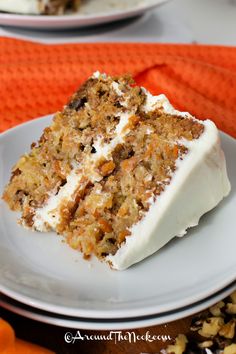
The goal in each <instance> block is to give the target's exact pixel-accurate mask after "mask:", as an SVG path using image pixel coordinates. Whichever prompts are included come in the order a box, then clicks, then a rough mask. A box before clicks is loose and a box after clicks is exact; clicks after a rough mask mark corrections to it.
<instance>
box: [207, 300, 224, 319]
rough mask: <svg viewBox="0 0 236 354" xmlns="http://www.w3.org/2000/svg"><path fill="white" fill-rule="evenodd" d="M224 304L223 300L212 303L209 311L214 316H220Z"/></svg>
mask: <svg viewBox="0 0 236 354" xmlns="http://www.w3.org/2000/svg"><path fill="white" fill-rule="evenodd" d="M224 306H225V303H224V302H223V301H220V302H218V303H217V304H215V305H213V306H211V307H210V309H209V310H210V313H211V314H212V315H213V316H215V317H218V316H222V311H221V309H222V308H223V307H224Z"/></svg>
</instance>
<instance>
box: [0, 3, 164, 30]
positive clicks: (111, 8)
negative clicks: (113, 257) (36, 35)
mask: <svg viewBox="0 0 236 354" xmlns="http://www.w3.org/2000/svg"><path fill="white" fill-rule="evenodd" d="M167 1H168V0H129V1H126V0H113V1H111V0H99V1H94V0H87V1H85V3H84V4H83V5H82V6H81V8H80V10H79V12H78V13H75V14H65V15H60V16H45V15H21V14H12V13H3V12H1V13H0V25H6V26H16V27H22V28H26V27H30V28H38V29H62V28H64V29H66V28H73V27H76V28H78V27H86V26H94V25H99V24H103V23H108V22H114V21H118V20H122V19H127V18H131V17H134V16H138V15H141V14H143V13H145V12H146V11H150V10H151V9H153V8H155V7H157V6H159V5H161V4H163V3H165V2H167Z"/></svg>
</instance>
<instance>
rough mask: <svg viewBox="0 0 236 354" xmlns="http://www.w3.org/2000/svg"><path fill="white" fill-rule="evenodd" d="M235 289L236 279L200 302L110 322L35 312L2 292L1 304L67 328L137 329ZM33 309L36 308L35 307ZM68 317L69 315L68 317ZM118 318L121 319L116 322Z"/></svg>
mask: <svg viewBox="0 0 236 354" xmlns="http://www.w3.org/2000/svg"><path fill="white" fill-rule="evenodd" d="M235 290H236V281H234V282H233V283H231V284H230V285H228V286H227V287H226V288H224V289H222V290H221V291H219V292H217V293H216V294H213V295H211V296H209V297H207V298H206V299H203V300H201V301H199V302H196V303H194V304H192V305H188V306H185V307H183V308H180V309H176V310H173V311H169V312H167V313H162V314H156V315H155V314H154V315H152V316H143V317H135V318H122V319H110V321H109V322H106V321H104V319H95V320H98V321H96V322H95V321H92V320H91V321H90V319H89V318H78V317H75V318H73V317H68V316H63V318H61V317H58V316H57V315H56V314H54V313H48V312H45V311H41V310H39V309H37V308H35V310H36V311H37V312H36V313H35V312H33V311H32V310H30V307H29V309H27V307H28V306H27V305H26V306H25V305H24V304H23V306H24V307H23V308H21V307H20V306H17V305H21V303H19V304H14V301H15V300H13V305H12V304H11V303H10V304H8V303H7V301H4V299H3V300H2V299H1V293H0V306H2V307H3V308H5V309H7V310H8V311H11V312H14V313H17V314H18V315H20V316H24V317H27V318H30V319H32V320H36V321H40V322H43V323H48V324H52V325H56V326H58V327H67V328H76V327H77V328H80V329H87V330H114V329H120V330H125V329H130V328H133V329H135V328H144V327H147V326H156V325H161V324H164V323H167V322H171V321H176V320H179V319H181V318H184V317H187V316H192V315H194V314H195V313H197V312H200V311H203V310H205V309H206V308H209V307H210V306H212V305H214V304H215V303H217V302H219V301H221V300H223V299H224V298H226V297H227V296H229V295H230V294H231V293H232V292H233V291H235ZM3 296H4V295H3ZM9 299H10V301H11V300H12V299H11V298H9ZM16 302H17V301H16ZM32 309H33V310H34V308H32ZM40 312H42V313H40ZM44 312H45V313H44ZM35 315H36V316H35ZM55 315H56V316H55ZM66 317H68V319H67V318H66ZM86 320H87V321H86ZM116 320H119V321H117V322H116ZM111 327H112V328H111Z"/></svg>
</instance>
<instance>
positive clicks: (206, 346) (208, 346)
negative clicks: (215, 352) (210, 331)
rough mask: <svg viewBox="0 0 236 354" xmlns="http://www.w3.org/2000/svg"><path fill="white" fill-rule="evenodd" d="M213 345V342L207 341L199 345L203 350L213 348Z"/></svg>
mask: <svg viewBox="0 0 236 354" xmlns="http://www.w3.org/2000/svg"><path fill="white" fill-rule="evenodd" d="M212 345H213V342H212V340H205V341H204V342H201V343H198V346H199V348H201V349H204V348H210V347H212Z"/></svg>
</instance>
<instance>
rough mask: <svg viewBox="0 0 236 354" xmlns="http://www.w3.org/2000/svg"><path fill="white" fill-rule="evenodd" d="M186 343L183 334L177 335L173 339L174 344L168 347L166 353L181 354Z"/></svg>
mask: <svg viewBox="0 0 236 354" xmlns="http://www.w3.org/2000/svg"><path fill="white" fill-rule="evenodd" d="M187 343H188V340H187V337H186V336H185V335H184V334H179V335H178V337H177V338H176V339H175V344H172V345H168V347H167V349H166V352H167V353H168V354H183V353H184V351H185V349H186V344H187Z"/></svg>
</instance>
